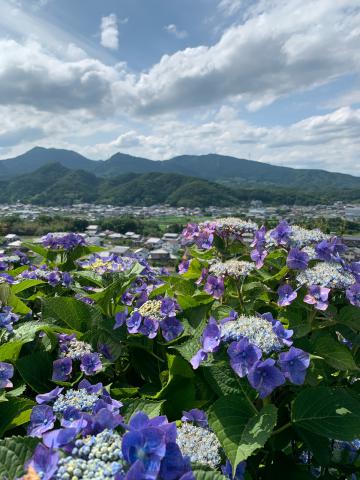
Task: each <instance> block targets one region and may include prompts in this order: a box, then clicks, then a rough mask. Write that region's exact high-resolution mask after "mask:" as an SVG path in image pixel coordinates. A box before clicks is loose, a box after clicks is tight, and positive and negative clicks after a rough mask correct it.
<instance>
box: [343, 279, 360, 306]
mask: <svg viewBox="0 0 360 480" xmlns="http://www.w3.org/2000/svg"><path fill="white" fill-rule="evenodd" d="M346 297H347V299H348V300H349V302H350V303H351V305H354V306H355V307H359V308H360V283H354V285H351V287H349V288H348V289H347V290H346Z"/></svg>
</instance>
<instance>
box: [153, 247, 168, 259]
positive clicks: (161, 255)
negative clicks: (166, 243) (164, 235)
mask: <svg viewBox="0 0 360 480" xmlns="http://www.w3.org/2000/svg"><path fill="white" fill-rule="evenodd" d="M149 260H155V261H158V262H164V261H169V260H170V252H168V251H167V250H165V249H164V248H158V249H157V250H152V251H151V252H150V254H149Z"/></svg>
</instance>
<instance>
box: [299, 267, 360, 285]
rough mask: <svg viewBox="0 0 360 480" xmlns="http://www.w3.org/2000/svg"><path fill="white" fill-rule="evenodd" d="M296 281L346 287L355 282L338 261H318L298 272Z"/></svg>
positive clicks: (300, 283) (301, 283)
mask: <svg viewBox="0 0 360 480" xmlns="http://www.w3.org/2000/svg"><path fill="white" fill-rule="evenodd" d="M296 281H297V283H298V284H299V285H307V286H308V287H310V286H311V285H321V286H322V287H327V288H340V289H342V288H348V287H349V286H350V285H352V284H353V283H355V278H354V277H353V275H352V274H351V273H350V272H347V271H346V270H344V269H343V267H342V266H341V264H340V263H336V262H320V263H317V264H316V265H314V266H313V267H312V268H307V269H306V270H303V271H302V272H300V273H299V274H298V275H297V277H296Z"/></svg>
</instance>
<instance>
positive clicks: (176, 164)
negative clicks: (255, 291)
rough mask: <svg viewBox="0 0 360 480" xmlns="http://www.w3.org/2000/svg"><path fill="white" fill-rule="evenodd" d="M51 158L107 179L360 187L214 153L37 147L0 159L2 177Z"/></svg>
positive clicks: (338, 177)
mask: <svg viewBox="0 0 360 480" xmlns="http://www.w3.org/2000/svg"><path fill="white" fill-rule="evenodd" d="M54 162H58V163H60V164H61V165H63V166H65V167H67V168H70V169H73V170H84V171H87V172H90V173H93V174H95V175H97V176H99V177H109V178H112V177H114V176H118V175H122V174H125V173H139V174H143V173H153V172H158V173H177V174H181V175H186V176H191V177H197V178H203V179H206V180H211V181H215V182H218V183H221V184H223V185H226V186H229V187H238V186H241V187H243V188H245V189H246V190H247V189H260V190H262V189H264V188H270V190H271V189H272V188H273V187H275V186H276V187H283V188H285V189H289V188H290V189H298V190H299V191H300V193H304V192H315V193H319V192H320V191H321V192H322V193H324V194H327V193H330V192H332V193H333V194H334V195H335V197H336V196H339V195H340V196H341V195H343V194H345V196H349V197H353V196H354V195H355V191H356V190H357V191H358V192H360V177H358V176H352V175H345V174H341V173H333V172H327V171H324V170H311V169H294V168H289V167H278V166H275V165H269V164H266V163H261V162H255V161H252V160H245V159H239V158H235V157H230V156H224V155H217V154H208V155H182V156H179V157H174V158H171V159H170V160H165V161H153V160H148V159H146V158H141V157H134V156H131V155H127V154H123V153H117V154H115V155H113V156H112V157H110V158H109V159H108V160H103V161H93V160H89V159H87V158H85V157H83V156H82V155H79V154H78V153H76V152H73V151H70V150H59V149H55V148H50V149H46V148H41V147H36V148H33V149H32V150H30V151H29V152H26V153H24V154H23V155H20V156H18V157H15V158H12V159H8V160H2V161H0V178H1V179H5V178H11V177H14V176H16V175H21V174H24V173H30V172H33V171H35V170H37V169H38V168H40V167H42V166H44V165H47V164H49V163H54ZM354 173H359V172H358V171H357V172H356V171H354ZM344 190H346V192H345V191H344ZM358 197H359V195H358Z"/></svg>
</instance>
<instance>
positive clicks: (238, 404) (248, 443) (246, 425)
mask: <svg viewBox="0 0 360 480" xmlns="http://www.w3.org/2000/svg"><path fill="white" fill-rule="evenodd" d="M276 421H277V409H276V407H275V406H274V405H272V404H269V405H266V406H265V407H263V409H262V410H261V411H260V412H259V413H254V410H253V409H252V408H251V406H250V405H249V404H248V403H247V402H246V401H245V400H244V399H243V397H241V396H240V395H229V396H226V397H221V398H219V399H218V400H217V401H216V402H215V403H214V404H213V405H212V407H211V409H210V411H209V424H210V426H211V428H212V430H213V431H214V432H215V434H216V436H217V437H218V439H219V441H220V443H221V445H222V447H223V449H224V451H225V454H226V456H227V458H228V459H229V460H230V462H231V464H232V466H233V471H234V472H235V470H236V467H237V466H238V464H239V463H240V462H242V461H244V460H246V459H247V458H248V457H249V456H250V455H252V454H253V453H254V452H255V451H256V450H258V449H259V448H261V447H263V446H264V445H265V443H266V442H267V440H268V439H269V437H270V435H271V432H272V431H273V429H274V427H275V425H276Z"/></svg>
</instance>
